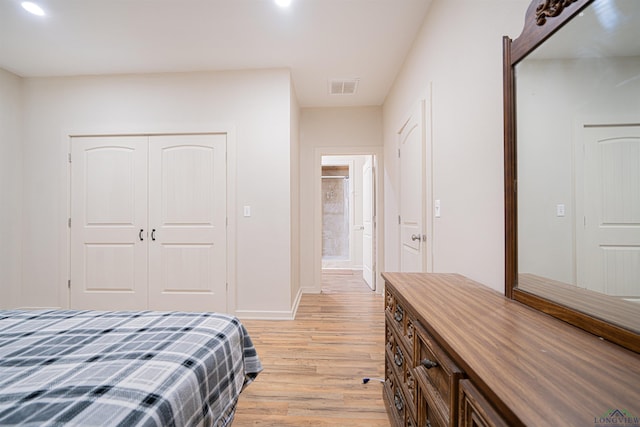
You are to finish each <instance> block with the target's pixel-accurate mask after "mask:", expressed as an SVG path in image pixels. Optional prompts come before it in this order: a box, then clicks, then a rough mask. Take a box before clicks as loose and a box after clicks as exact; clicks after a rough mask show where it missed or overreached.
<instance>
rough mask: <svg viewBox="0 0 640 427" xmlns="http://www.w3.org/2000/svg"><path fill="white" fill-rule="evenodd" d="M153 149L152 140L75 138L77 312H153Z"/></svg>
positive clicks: (73, 280) (74, 272) (73, 271)
mask: <svg viewBox="0 0 640 427" xmlns="http://www.w3.org/2000/svg"><path fill="white" fill-rule="evenodd" d="M147 146H148V144H147V138H146V137H125V136H118V137H74V138H72V141H71V158H72V162H71V177H72V178H71V218H72V227H71V274H70V278H71V293H70V298H71V301H70V306H71V307H72V308H77V309H97V310H129V309H131V310H134V309H145V308H146V306H147V245H146V242H145V240H146V231H147V230H146V223H147Z"/></svg>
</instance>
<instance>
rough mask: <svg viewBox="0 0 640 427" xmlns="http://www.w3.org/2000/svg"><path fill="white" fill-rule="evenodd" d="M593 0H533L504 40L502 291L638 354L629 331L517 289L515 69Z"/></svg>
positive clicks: (638, 340)
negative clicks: (517, 30)
mask: <svg viewBox="0 0 640 427" xmlns="http://www.w3.org/2000/svg"><path fill="white" fill-rule="evenodd" d="M594 1H595V0H532V2H531V4H530V5H529V8H528V9H527V12H526V16H525V24H524V28H523V30H522V33H521V34H520V36H519V37H518V38H516V39H515V40H512V39H510V38H509V37H507V36H505V37H504V38H503V90H504V95H503V96H504V191H505V197H504V201H505V295H506V296H507V297H508V298H511V299H515V300H517V301H519V302H521V303H523V304H526V305H528V306H530V307H532V308H535V309H537V310H540V311H542V312H545V313H547V314H549V315H551V316H554V317H556V318H559V319H561V320H564V321H566V322H568V323H570V324H572V325H574V326H577V327H579V328H582V329H584V330H586V331H588V332H591V333H593V334H596V335H598V336H600V337H602V338H604V339H606V340H609V341H611V342H614V343H616V344H619V345H621V346H623V347H626V348H628V349H630V350H633V351H635V352H638V353H640V336H639V335H638V334H637V333H636V332H633V331H630V330H628V329H625V328H622V327H619V326H617V325H615V324H612V323H609V322H607V321H604V320H601V319H599V318H596V317H594V316H592V315H589V314H587V313H583V312H580V311H578V310H575V309H573V308H570V307H567V306H564V305H562V304H559V303H557V302H554V301H551V300H549V299H546V298H544V297H542V296H539V295H536V294H533V293H530V292H526V291H524V290H522V289H519V288H518V286H517V285H518V206H517V176H518V175H517V145H516V129H517V127H516V93H515V74H514V67H515V66H516V64H518V63H519V62H520V61H521V60H522V59H523V58H525V57H526V56H527V55H528V54H529V53H531V52H532V51H533V50H535V49H536V48H537V47H538V46H539V45H540V44H542V43H543V42H544V41H545V40H547V39H548V38H549V37H551V36H552V35H553V34H554V33H555V32H556V31H557V30H559V29H560V28H561V27H562V26H564V25H565V24H566V23H567V22H569V21H570V20H571V19H573V18H574V17H575V16H576V15H578V14H579V13H580V12H581V11H582V10H583V9H584V8H585V7H587V6H588V5H589V4H591V3H593V2H594Z"/></svg>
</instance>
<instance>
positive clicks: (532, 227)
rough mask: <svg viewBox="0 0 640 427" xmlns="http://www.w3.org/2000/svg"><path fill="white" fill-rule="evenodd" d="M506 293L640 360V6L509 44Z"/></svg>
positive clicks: (582, 0)
mask: <svg viewBox="0 0 640 427" xmlns="http://www.w3.org/2000/svg"><path fill="white" fill-rule="evenodd" d="M503 52H504V105H505V111H504V112H505V119H504V120H505V220H506V223H505V232H506V245H505V250H506V252H505V258H506V266H505V278H506V284H505V285H506V286H505V294H506V295H507V296H508V297H510V298H513V299H516V300H518V301H521V302H523V303H525V304H527V305H530V306H532V307H534V308H536V309H538V310H542V311H544V312H546V313H548V314H551V315H553V316H555V317H558V318H560V319H562V320H565V321H567V322H569V323H572V324H574V325H575V326H578V327H581V328H583V329H585V330H587V331H589V332H592V333H594V334H597V335H599V336H601V337H602V338H604V339H607V340H610V341H612V342H615V343H617V344H620V345H622V346H624V347H627V348H629V349H631V350H633V351H636V352H640V1H639V0H533V1H532V3H531V5H530V6H529V9H528V11H527V13H526V17H525V24H524V28H523V31H522V34H521V35H520V36H519V37H518V38H516V39H515V40H511V39H509V38H508V37H505V38H504V40H503Z"/></svg>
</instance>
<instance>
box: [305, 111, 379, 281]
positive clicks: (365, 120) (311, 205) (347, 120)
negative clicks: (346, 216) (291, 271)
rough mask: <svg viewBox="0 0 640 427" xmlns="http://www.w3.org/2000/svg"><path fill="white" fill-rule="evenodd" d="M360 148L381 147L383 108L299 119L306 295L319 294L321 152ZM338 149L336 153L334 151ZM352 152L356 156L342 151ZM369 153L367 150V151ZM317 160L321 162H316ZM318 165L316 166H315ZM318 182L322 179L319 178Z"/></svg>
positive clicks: (308, 113)
mask: <svg viewBox="0 0 640 427" xmlns="http://www.w3.org/2000/svg"><path fill="white" fill-rule="evenodd" d="M358 147H365V148H366V147H382V109H381V108H380V107H352V108H349V107H346V108H303V109H302V111H301V117H300V283H301V285H302V287H303V289H306V290H307V291H314V290H315V291H319V289H316V288H317V286H319V283H316V282H317V281H318V277H314V272H315V271H316V270H318V269H319V266H320V262H321V260H320V258H321V256H322V254H321V253H319V252H318V251H316V248H317V247H318V244H320V243H321V242H316V239H315V237H314V236H315V235H316V234H317V232H318V230H316V225H318V224H320V222H319V218H316V215H317V214H318V213H317V212H315V199H314V197H315V195H314V194H315V193H314V192H315V185H316V184H317V183H316V182H315V180H316V172H318V173H319V169H320V163H319V159H318V156H317V154H318V150H319V149H322V150H324V151H325V152H326V154H363V153H357V152H356V151H357V150H358ZM332 148H335V150H332ZM345 148H353V149H354V152H353V153H345V152H344V151H343V149H345ZM365 151H367V150H365ZM316 160H318V161H317V162H316ZM316 163H317V164H316ZM318 179H319V177H318Z"/></svg>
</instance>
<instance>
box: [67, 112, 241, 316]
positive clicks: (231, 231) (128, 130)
mask: <svg viewBox="0 0 640 427" xmlns="http://www.w3.org/2000/svg"><path fill="white" fill-rule="evenodd" d="M193 134H226V135H227V221H228V222H227V271H226V273H227V284H228V287H227V304H226V305H227V313H230V314H235V312H236V310H235V308H236V301H237V220H236V213H237V206H236V192H237V179H236V178H237V142H236V128H235V126H234V125H232V124H210V125H202V124H194V125H191V126H190V125H179V126H166V125H164V126H163V127H160V126H156V125H148V126H133V127H132V126H123V127H122V128H118V127H117V126H109V127H105V128H99V127H96V128H90V129H73V130H68V131H66V132H63V133H62V137H61V139H62V143H61V144H60V147H61V159H62V162H63V163H62V164H64V165H65V167H64V168H61V169H60V170H61V172H60V177H59V180H60V184H59V188H60V190H59V191H60V194H61V196H62V197H61V198H60V200H61V203H60V208H59V215H60V221H59V224H60V225H59V227H60V232H59V236H60V239H59V242H60V247H59V251H58V257H59V270H60V277H59V278H58V281H59V285H58V292H59V296H58V302H59V304H60V308H66V309H68V308H69V307H70V295H71V292H70V290H69V287H68V280H69V277H70V275H71V265H70V263H71V259H70V247H71V230H70V229H69V227H68V218H70V216H71V164H70V163H69V157H68V155H69V153H70V152H71V139H72V138H73V137H78V136H118V135H140V136H153V135H193ZM72 161H73V159H72ZM72 226H73V220H72Z"/></svg>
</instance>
